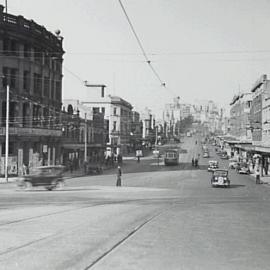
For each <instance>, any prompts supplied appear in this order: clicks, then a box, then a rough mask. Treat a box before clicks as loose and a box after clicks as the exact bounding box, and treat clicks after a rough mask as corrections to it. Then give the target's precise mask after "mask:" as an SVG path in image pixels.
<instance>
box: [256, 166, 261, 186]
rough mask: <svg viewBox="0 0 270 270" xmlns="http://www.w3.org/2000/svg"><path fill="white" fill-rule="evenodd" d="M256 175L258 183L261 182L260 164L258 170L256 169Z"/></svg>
mask: <svg viewBox="0 0 270 270" xmlns="http://www.w3.org/2000/svg"><path fill="white" fill-rule="evenodd" d="M255 175H256V184H260V183H261V181H260V168H259V166H257V168H256V171H255Z"/></svg>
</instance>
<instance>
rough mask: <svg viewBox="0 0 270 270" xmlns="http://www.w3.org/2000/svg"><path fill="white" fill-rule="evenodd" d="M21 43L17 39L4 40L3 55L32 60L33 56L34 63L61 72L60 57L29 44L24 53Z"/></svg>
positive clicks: (24, 47) (26, 45)
mask: <svg viewBox="0 0 270 270" xmlns="http://www.w3.org/2000/svg"><path fill="white" fill-rule="evenodd" d="M20 47H21V46H20V42H18V41H17V40H15V39H9V38H4V39H3V54H4V55H7V56H14V57H19V56H20V57H22V56H23V57H24V58H29V59H30V58H31V55H32V56H33V60H34V62H36V63H38V64H42V65H46V66H48V67H50V68H51V69H53V70H56V71H58V72H61V70H62V61H61V59H60V57H59V55H58V56H57V55H53V54H50V53H49V52H48V51H44V50H43V49H41V48H38V47H34V48H33V47H32V46H31V45H30V44H28V43H24V44H23V51H21V49H20ZM32 52H33V53H32Z"/></svg>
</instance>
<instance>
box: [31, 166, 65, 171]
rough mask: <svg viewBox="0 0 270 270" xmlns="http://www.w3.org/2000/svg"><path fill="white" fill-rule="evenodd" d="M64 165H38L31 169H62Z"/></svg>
mask: <svg viewBox="0 0 270 270" xmlns="http://www.w3.org/2000/svg"><path fill="white" fill-rule="evenodd" d="M63 168H64V166H62V165H48V166H39V167H35V168H33V169H38V170H43V169H63Z"/></svg>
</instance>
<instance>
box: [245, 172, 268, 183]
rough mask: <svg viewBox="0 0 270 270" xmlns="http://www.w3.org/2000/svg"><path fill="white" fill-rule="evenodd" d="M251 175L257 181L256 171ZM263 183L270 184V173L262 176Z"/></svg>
mask: <svg viewBox="0 0 270 270" xmlns="http://www.w3.org/2000/svg"><path fill="white" fill-rule="evenodd" d="M250 176H252V177H253V178H254V181H256V175H255V173H251V174H250ZM260 181H261V184H265V185H270V175H267V176H266V175H264V176H261V178H260Z"/></svg>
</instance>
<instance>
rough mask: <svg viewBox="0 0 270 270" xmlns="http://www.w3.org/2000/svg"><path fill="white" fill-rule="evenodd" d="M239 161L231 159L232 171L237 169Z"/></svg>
mask: <svg viewBox="0 0 270 270" xmlns="http://www.w3.org/2000/svg"><path fill="white" fill-rule="evenodd" d="M237 164H238V160H237V159H235V158H230V159H229V168H230V169H235V168H236V167H237Z"/></svg>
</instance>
